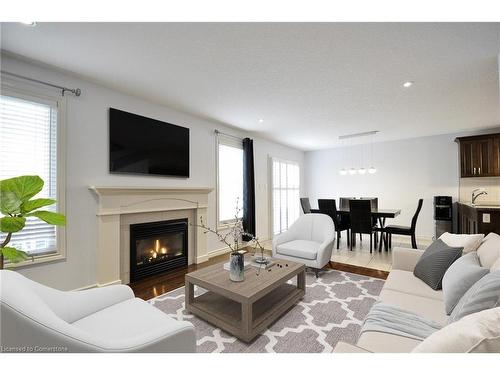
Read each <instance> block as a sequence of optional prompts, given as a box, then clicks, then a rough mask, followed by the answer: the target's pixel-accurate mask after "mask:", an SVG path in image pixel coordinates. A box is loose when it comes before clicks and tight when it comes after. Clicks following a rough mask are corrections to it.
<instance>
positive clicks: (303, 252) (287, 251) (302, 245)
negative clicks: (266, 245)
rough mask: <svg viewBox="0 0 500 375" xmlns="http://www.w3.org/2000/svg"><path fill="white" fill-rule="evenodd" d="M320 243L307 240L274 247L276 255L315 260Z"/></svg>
mask: <svg viewBox="0 0 500 375" xmlns="http://www.w3.org/2000/svg"><path fill="white" fill-rule="evenodd" d="M320 245H321V244H320V243H318V242H315V241H308V240H293V241H289V242H285V243H282V244H280V245H278V246H276V251H277V253H278V254H282V255H287V256H290V257H294V258H302V259H311V260H312V259H316V257H317V255H318V249H319V247H320Z"/></svg>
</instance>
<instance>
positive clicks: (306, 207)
mask: <svg viewBox="0 0 500 375" xmlns="http://www.w3.org/2000/svg"><path fill="white" fill-rule="evenodd" d="M300 205H301V206H302V212H304V213H305V214H310V213H311V203H309V198H300Z"/></svg>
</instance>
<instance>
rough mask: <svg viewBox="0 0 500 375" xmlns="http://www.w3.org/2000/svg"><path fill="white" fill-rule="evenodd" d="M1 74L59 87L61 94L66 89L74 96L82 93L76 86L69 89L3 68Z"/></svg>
mask: <svg viewBox="0 0 500 375" xmlns="http://www.w3.org/2000/svg"><path fill="white" fill-rule="evenodd" d="M0 72H1V73H2V74H5V75H8V76H11V77H16V78H19V79H24V80H25V81H31V82H35V83H39V84H41V85H45V86H50V87H54V88H56V89H59V90H61V95H62V96H64V93H65V92H66V91H68V92H70V93H72V94H74V95H75V96H80V95H81V93H82V90H80V89H79V88H76V89H70V88H68V87H64V86H59V85H55V84H53V83H49V82H45V81H40V80H38V79H34V78H29V77H25V76H22V75H19V74H14V73H10V72H6V71H5V70H1V71H0Z"/></svg>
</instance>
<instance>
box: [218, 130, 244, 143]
mask: <svg viewBox="0 0 500 375" xmlns="http://www.w3.org/2000/svg"><path fill="white" fill-rule="evenodd" d="M214 133H215V134H216V135H219V134H222V135H225V136H226V137H231V138H234V139H237V140H239V141H242V140H243V138H241V137H237V136H235V135H232V134H227V133H223V132H221V131H219V130H217V129H215V130H214Z"/></svg>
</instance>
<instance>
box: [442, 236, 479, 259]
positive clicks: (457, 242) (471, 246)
mask: <svg viewBox="0 0 500 375" xmlns="http://www.w3.org/2000/svg"><path fill="white" fill-rule="evenodd" d="M483 238H484V234H452V233H448V232H445V233H443V234H442V235H441V236H440V237H439V239H440V240H442V241H443V242H444V243H445V244H447V245H448V246H451V247H463V249H464V250H463V251H464V254H466V253H470V252H471V251H476V250H477V248H478V247H479V245H481V241H482V240H483Z"/></svg>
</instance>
